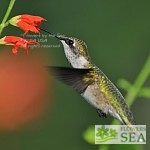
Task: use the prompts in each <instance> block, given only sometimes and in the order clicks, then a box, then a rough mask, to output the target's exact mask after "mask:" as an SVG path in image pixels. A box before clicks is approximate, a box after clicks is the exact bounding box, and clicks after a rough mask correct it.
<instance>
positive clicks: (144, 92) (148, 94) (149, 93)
mask: <svg viewBox="0 0 150 150" xmlns="http://www.w3.org/2000/svg"><path fill="white" fill-rule="evenodd" d="M138 96H140V97H144V98H150V88H149V87H143V88H142V89H141V90H140V91H139V93H138Z"/></svg>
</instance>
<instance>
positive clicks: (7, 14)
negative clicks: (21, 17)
mask: <svg viewBox="0 0 150 150" xmlns="http://www.w3.org/2000/svg"><path fill="white" fill-rule="evenodd" d="M15 1H16V0H11V1H10V3H9V6H8V8H7V11H6V13H5V16H4V18H3V20H2V22H1V24H0V35H1V33H2V31H3V29H4V28H5V27H6V26H7V25H8V23H7V22H6V21H7V19H8V17H9V15H10V13H11V10H12V8H13V6H14V3H15Z"/></svg>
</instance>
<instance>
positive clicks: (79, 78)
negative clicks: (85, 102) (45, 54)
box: [47, 66, 92, 94]
mask: <svg viewBox="0 0 150 150" xmlns="http://www.w3.org/2000/svg"><path fill="white" fill-rule="evenodd" d="M47 68H48V70H49V71H50V72H52V74H54V75H55V76H56V77H57V78H58V79H60V80H61V81H62V82H63V83H65V84H67V85H70V86H72V87H73V88H74V89H75V90H76V91H77V92H79V93H80V94H81V93H83V92H84V91H85V90H86V88H87V87H88V85H89V84H91V83H92V81H89V82H84V80H83V79H84V76H86V74H88V73H89V72H90V71H91V70H92V69H75V68H67V67H50V66H48V67H47Z"/></svg>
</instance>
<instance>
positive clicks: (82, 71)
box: [44, 30, 135, 125]
mask: <svg viewBox="0 0 150 150" xmlns="http://www.w3.org/2000/svg"><path fill="white" fill-rule="evenodd" d="M44 31H46V30H44ZM46 32H48V31H46ZM48 33H49V34H51V35H53V36H54V37H56V38H57V39H58V40H59V41H60V42H61V43H62V45H63V48H64V53H65V56H66V58H67V60H68V62H69V63H70V64H71V66H72V67H70V68H69V67H50V66H49V67H48V69H49V70H50V71H52V72H53V73H54V75H56V76H57V77H58V78H59V79H60V80H61V81H62V82H63V83H65V84H67V85H69V86H71V87H72V88H73V89H74V90H75V91H77V92H78V93H79V94H80V95H81V96H82V97H83V98H84V99H85V100H86V101H87V102H88V103H90V104H91V105H92V106H94V107H95V108H96V110H97V112H98V114H99V116H100V117H107V116H108V115H110V116H112V117H114V118H116V119H117V120H119V121H120V122H121V123H122V124H125V125H135V121H134V118H133V114H132V112H131V110H130V109H129V107H128V105H127V103H126V101H125V99H124V97H123V96H122V94H121V93H120V91H119V90H118V88H117V87H116V86H115V85H114V84H113V83H112V82H111V81H110V80H109V79H108V77H107V76H106V75H105V74H104V73H103V72H102V71H101V70H100V69H99V68H98V67H97V66H96V65H95V64H94V63H93V62H92V60H91V58H90V55H89V52H88V48H87V45H86V43H85V42H84V41H82V40H80V39H78V38H74V37H66V36H63V35H60V34H53V33H50V32H48Z"/></svg>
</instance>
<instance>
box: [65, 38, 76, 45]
mask: <svg viewBox="0 0 150 150" xmlns="http://www.w3.org/2000/svg"><path fill="white" fill-rule="evenodd" d="M65 42H66V44H67V45H73V43H74V42H73V40H69V39H67V40H65Z"/></svg>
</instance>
